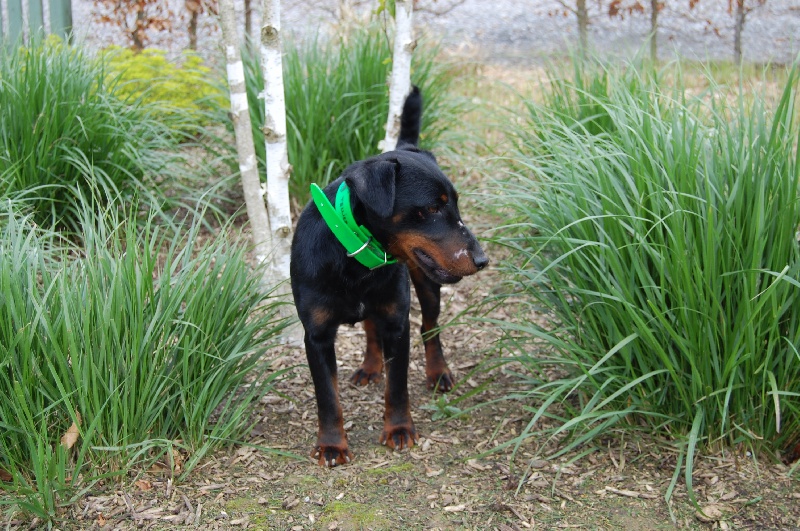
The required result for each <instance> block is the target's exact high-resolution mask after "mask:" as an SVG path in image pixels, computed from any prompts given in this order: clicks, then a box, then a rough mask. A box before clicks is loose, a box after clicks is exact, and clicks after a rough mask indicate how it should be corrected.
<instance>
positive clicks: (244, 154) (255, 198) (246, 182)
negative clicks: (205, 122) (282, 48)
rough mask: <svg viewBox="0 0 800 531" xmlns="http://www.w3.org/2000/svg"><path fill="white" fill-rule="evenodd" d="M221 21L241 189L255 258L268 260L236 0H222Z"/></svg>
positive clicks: (264, 210)
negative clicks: (234, 2)
mask: <svg viewBox="0 0 800 531" xmlns="http://www.w3.org/2000/svg"><path fill="white" fill-rule="evenodd" d="M219 15H220V25H221V26H222V40H223V44H224V46H225V59H226V62H227V66H228V68H227V70H228V87H229V88H230V93H231V119H232V120H233V129H234V135H235V136H236V152H237V154H238V156H239V172H240V173H241V177H242V191H243V192H244V201H245V205H246V206H247V218H248V220H249V221H250V233H251V235H252V238H253V246H254V249H255V255H256V261H257V262H258V263H259V264H266V263H267V260H268V259H269V257H270V253H271V251H272V241H271V240H272V236H271V233H270V228H269V218H268V217H267V208H266V206H265V205H264V192H263V190H262V188H261V179H260V178H259V174H258V162H257V160H256V152H255V144H254V143H253V129H252V126H251V124H250V110H249V108H248V104H247V89H246V87H245V82H244V66H243V65H242V56H241V52H240V47H239V34H238V32H237V30H236V15H235V12H234V7H233V0H219Z"/></svg>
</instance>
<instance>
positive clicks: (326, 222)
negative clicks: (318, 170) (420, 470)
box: [291, 87, 488, 466]
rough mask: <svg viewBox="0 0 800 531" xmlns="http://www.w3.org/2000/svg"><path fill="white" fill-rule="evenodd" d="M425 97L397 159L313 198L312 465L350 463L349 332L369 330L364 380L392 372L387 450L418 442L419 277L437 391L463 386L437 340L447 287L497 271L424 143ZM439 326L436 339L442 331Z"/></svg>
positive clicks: (305, 303)
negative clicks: (345, 363) (344, 349)
mask: <svg viewBox="0 0 800 531" xmlns="http://www.w3.org/2000/svg"><path fill="white" fill-rule="evenodd" d="M421 117H422V97H421V95H420V93H419V90H418V89H417V88H416V87H414V89H413V91H412V92H411V94H410V95H409V96H408V98H407V99H406V102H405V105H404V108H403V115H402V118H401V131H400V139H399V141H398V144H397V149H396V150H395V151H390V152H388V153H383V154H382V155H378V156H376V157H372V158H370V159H367V160H364V161H360V162H356V163H355V164H353V165H351V166H350V167H348V168H347V169H346V170H345V171H344V173H343V174H342V175H341V176H340V177H339V178H338V179H336V180H335V181H334V182H332V183H331V184H330V185H328V186H327V187H326V188H325V189H324V190H320V189H318V188H317V189H314V187H312V196H313V200H312V202H311V203H309V204H308V205H307V206H306V208H305V210H304V211H303V213H302V214H301V216H300V219H299V221H298V223H297V230H296V232H295V235H294V241H293V242H292V257H291V279H292V291H293V294H294V300H295V304H296V306H297V312H298V315H299V317H300V320H301V321H302V323H303V327H304V328H305V347H306V355H307V357H308V365H309V368H310V369H311V376H312V379H313V380H314V389H315V391H316V396H317V412H318V415H319V435H318V439H317V444H316V446H315V448H314V450H313V451H312V454H311V455H312V457H316V458H318V459H319V464H320V465H323V466H336V465H337V464H343V463H346V462H349V461H350V460H351V458H352V453H351V452H350V449H349V448H348V445H347V435H346V433H345V430H344V420H343V418H342V408H341V406H340V404H339V393H338V379H337V370H336V354H335V352H334V339H335V337H336V332H337V329H338V327H339V325H341V324H343V323H348V324H353V323H356V322H359V321H363V322H364V325H363V326H364V330H365V331H366V336H367V349H366V356H365V359H364V362H363V364H362V365H361V368H360V369H358V371H357V372H356V373H355V374H354V375H353V377H352V381H353V382H354V383H356V384H366V383H368V382H370V381H375V380H379V379H380V378H381V374H382V372H383V368H384V363H385V365H386V389H385V401H386V409H385V413H384V426H383V433H382V434H381V438H380V442H381V443H383V444H385V445H387V446H389V447H391V448H394V449H401V448H403V447H411V446H413V445H414V442H415V441H417V440H418V438H419V437H418V435H417V432H416V429H415V428H414V423H413V421H412V420H411V411H410V406H409V398H408V387H407V382H408V361H409V320H408V311H409V303H410V286H409V272H410V277H411V279H412V280H413V282H414V287H415V289H416V292H417V297H418V298H419V300H420V305H421V309H422V317H423V324H422V332H423V338H424V339H425V361H426V375H427V380H428V386H429V387H434V386H438V388H439V389H440V390H442V391H449V390H450V389H451V388H452V386H453V379H452V375H451V373H450V370H449V369H448V367H447V363H446V362H445V360H444V356H443V355H442V348H441V344H440V342H439V338H438V335H437V334H436V332H435V329H436V327H437V319H438V316H439V288H440V286H441V284H451V283H454V282H458V281H459V280H460V279H461V278H462V277H464V276H466V275H472V274H473V273H476V272H477V271H478V270H480V269H482V268H483V267H485V266H486V264H487V263H488V259H487V258H486V255H485V254H484V252H483V250H482V249H481V247H480V245H479V244H478V242H477V241H476V240H475V237H474V236H473V235H472V233H471V232H470V231H469V230H468V229H467V227H465V226H464V223H462V221H461V216H460V214H459V211H458V204H457V203H458V194H457V193H456V191H455V189H454V188H453V185H452V183H451V182H450V181H449V180H448V179H447V177H445V175H444V174H443V173H442V171H441V170H440V169H439V167H438V165H437V164H436V159H435V158H434V156H433V155H432V154H431V153H429V152H427V151H422V150H420V149H419V148H418V147H417V144H418V141H419V132H420V120H421ZM431 330H433V331H434V332H432V333H431Z"/></svg>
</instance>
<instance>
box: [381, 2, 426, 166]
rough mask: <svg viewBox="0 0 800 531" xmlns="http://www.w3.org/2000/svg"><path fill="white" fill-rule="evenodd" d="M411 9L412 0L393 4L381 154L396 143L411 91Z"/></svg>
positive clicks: (412, 39)
mask: <svg viewBox="0 0 800 531" xmlns="http://www.w3.org/2000/svg"><path fill="white" fill-rule="evenodd" d="M413 9H414V8H413V2H412V0H397V2H396V4H395V16H394V19H395V34H394V50H393V52H392V76H391V81H390V82H389V117H388V119H387V121H386V137H385V138H384V139H383V140H382V141H381V142H380V145H379V146H378V148H379V149H380V150H381V151H383V152H384V153H385V152H387V151H391V150H393V149H394V148H395V147H396V146H397V137H398V136H399V135H400V115H401V114H402V112H403V103H404V102H405V100H406V96H408V93H409V92H411V56H412V53H413V51H414V48H416V46H417V41H415V40H414V38H413V31H412V29H413V25H412V16H413Z"/></svg>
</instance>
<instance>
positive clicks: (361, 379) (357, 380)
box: [350, 367, 383, 385]
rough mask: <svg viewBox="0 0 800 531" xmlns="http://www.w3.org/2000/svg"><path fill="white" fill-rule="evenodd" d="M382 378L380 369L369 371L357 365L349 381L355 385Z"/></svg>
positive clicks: (377, 380) (366, 383) (369, 382)
mask: <svg viewBox="0 0 800 531" xmlns="http://www.w3.org/2000/svg"><path fill="white" fill-rule="evenodd" d="M382 379H383V373H382V372H381V371H370V370H368V369H365V368H364V367H359V368H358V370H356V372H354V373H353V376H351V377H350V381H351V382H352V383H354V384H355V385H368V384H371V383H377V382H380V381H381V380H382Z"/></svg>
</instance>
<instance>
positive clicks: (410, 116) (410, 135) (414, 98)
mask: <svg viewBox="0 0 800 531" xmlns="http://www.w3.org/2000/svg"><path fill="white" fill-rule="evenodd" d="M421 126H422V94H421V93H420V91H419V87H417V86H415V85H412V87H411V92H410V93H409V94H408V96H407V97H406V102H405V104H404V105H403V114H402V115H401V116H400V137H399V138H398V139H397V149H403V148H404V147H412V146H413V147H417V145H418V144H419V130H420V127H421Z"/></svg>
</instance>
